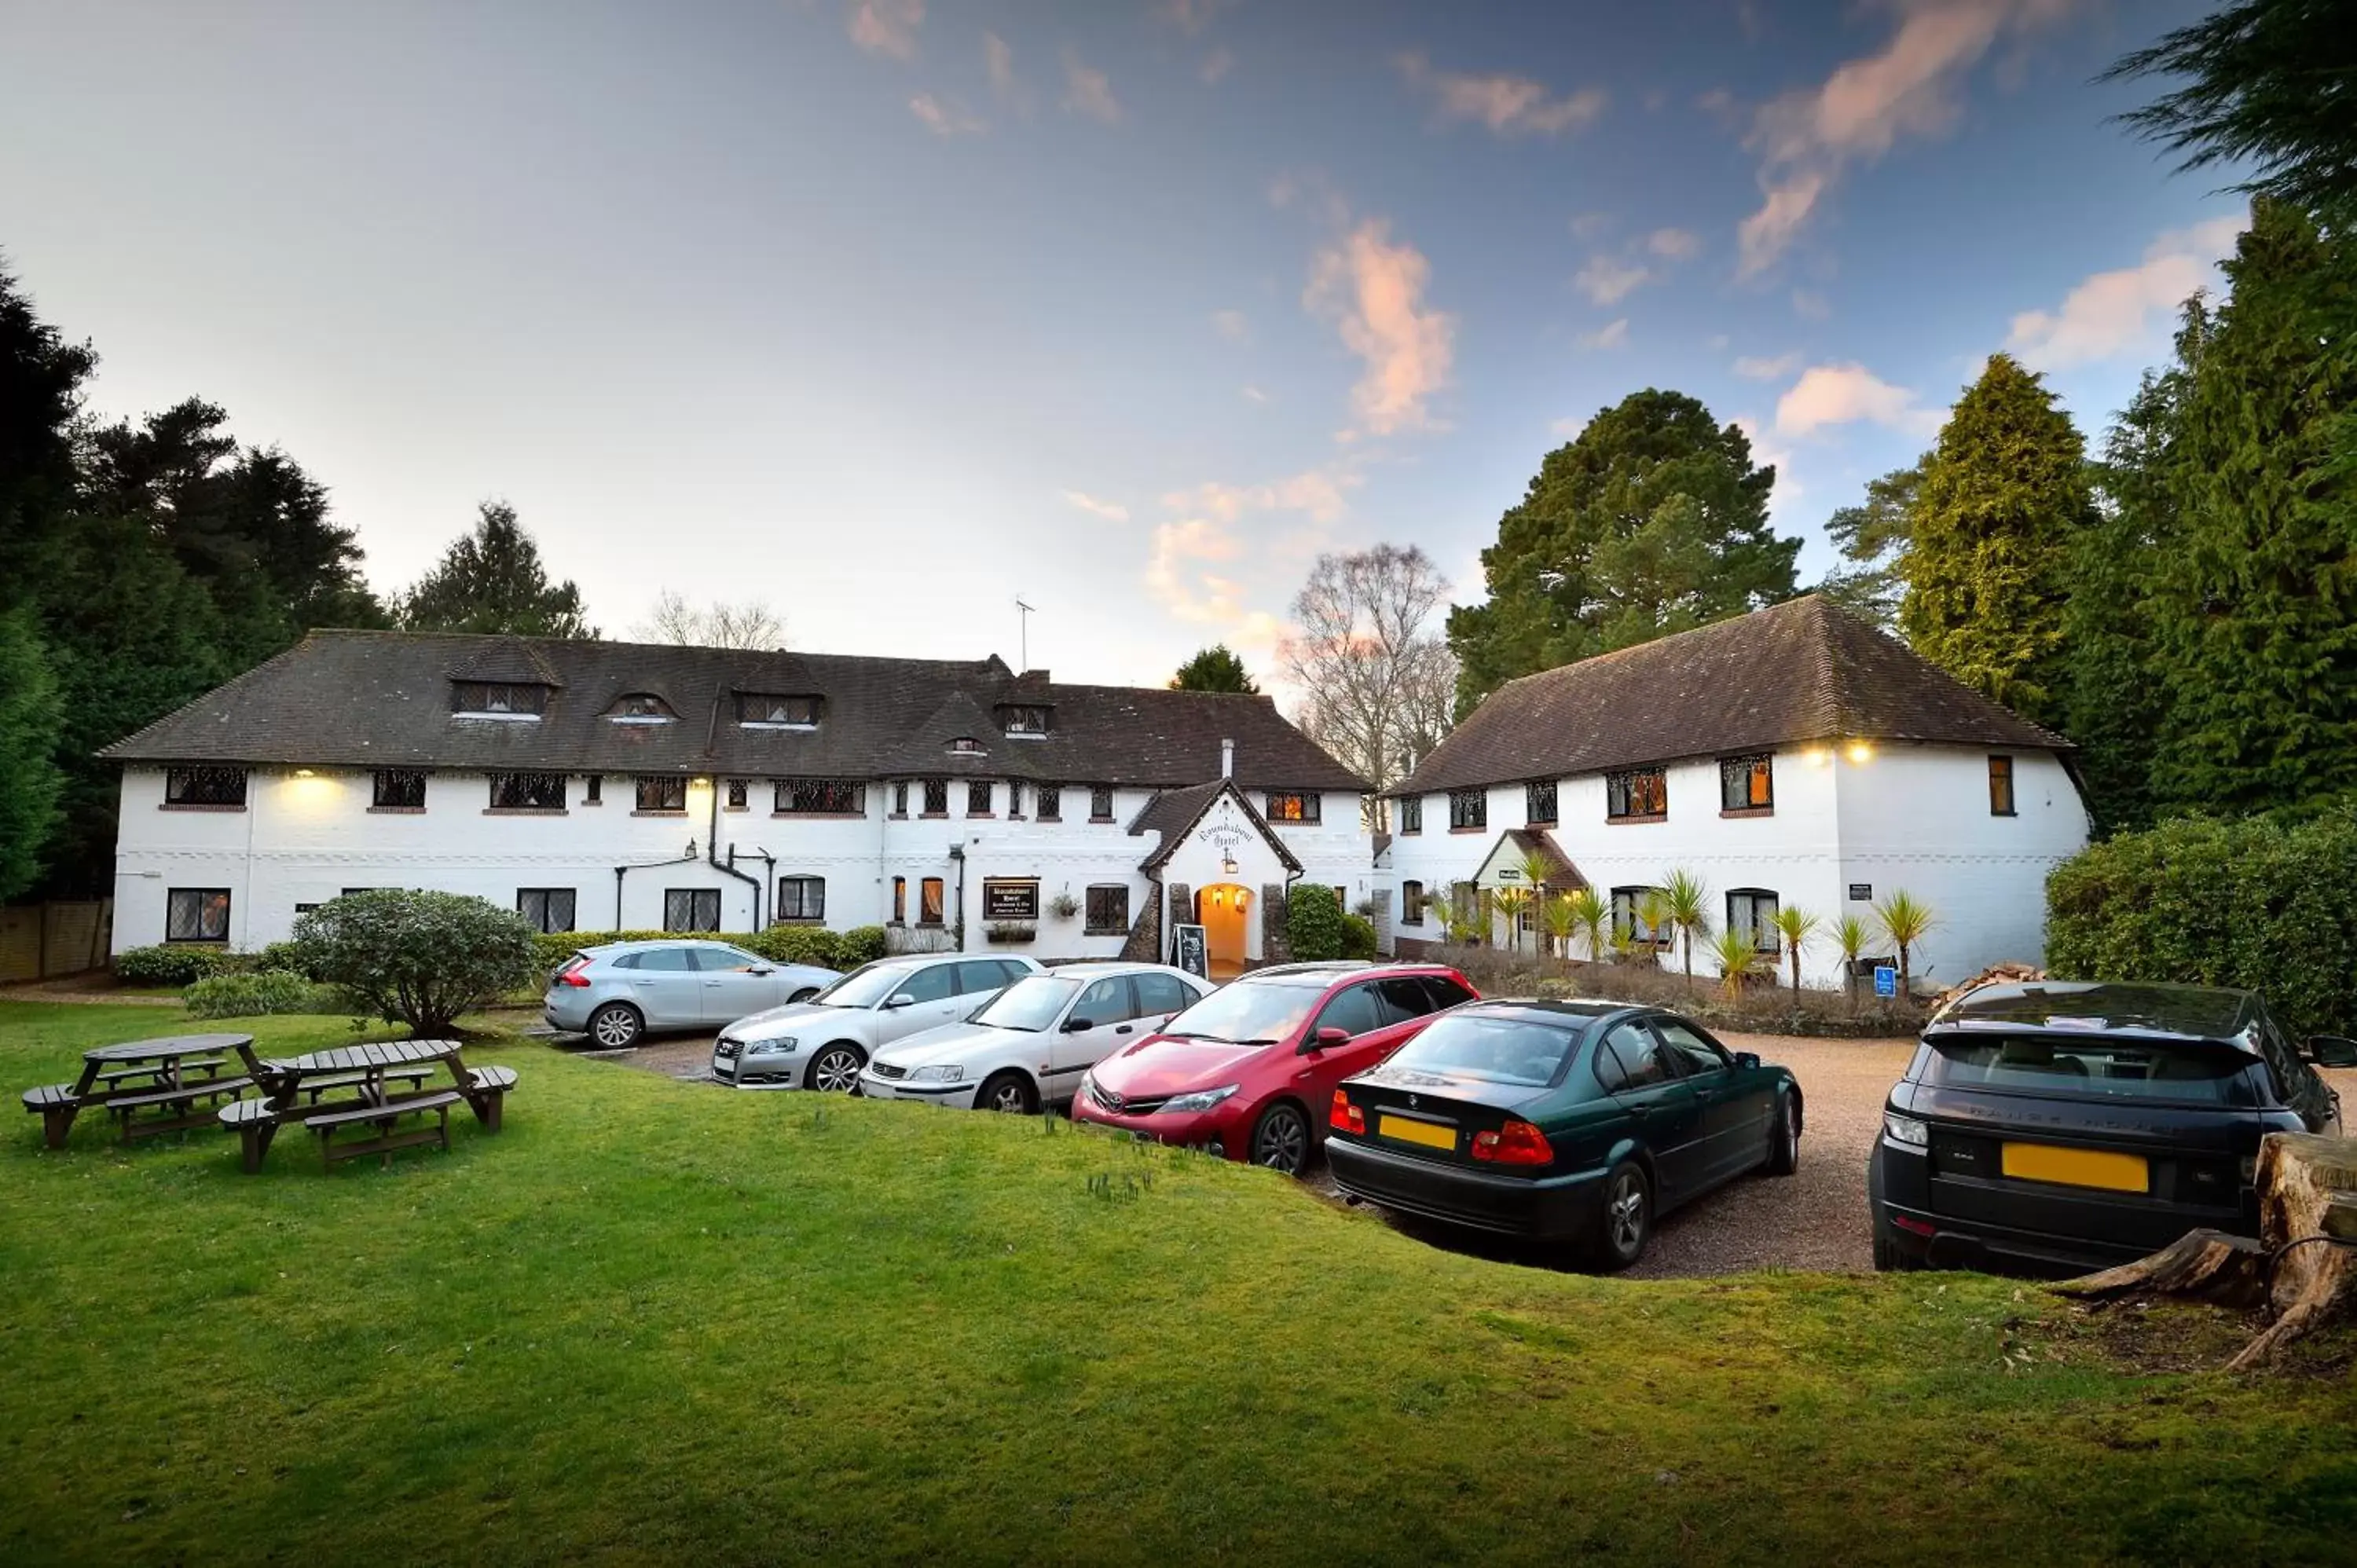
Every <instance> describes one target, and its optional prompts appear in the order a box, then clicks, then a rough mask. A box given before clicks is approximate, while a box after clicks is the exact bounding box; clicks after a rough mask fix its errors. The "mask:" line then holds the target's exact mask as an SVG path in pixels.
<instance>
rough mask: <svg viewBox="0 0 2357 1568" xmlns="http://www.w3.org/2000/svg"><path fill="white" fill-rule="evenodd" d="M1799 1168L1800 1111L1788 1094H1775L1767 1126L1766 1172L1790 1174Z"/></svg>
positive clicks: (1774, 1174)
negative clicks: (1772, 1116)
mask: <svg viewBox="0 0 2357 1568" xmlns="http://www.w3.org/2000/svg"><path fill="white" fill-rule="evenodd" d="M1800 1168H1801V1112H1800V1109H1799V1108H1798V1107H1797V1106H1795V1105H1794V1104H1793V1103H1792V1096H1791V1095H1789V1094H1779V1095H1777V1096H1776V1114H1775V1116H1774V1118H1773V1119H1772V1120H1771V1122H1770V1124H1769V1128H1768V1174H1769V1175H1770V1176H1791V1175H1792V1173H1793V1172H1794V1171H1797V1170H1799V1169H1800Z"/></svg>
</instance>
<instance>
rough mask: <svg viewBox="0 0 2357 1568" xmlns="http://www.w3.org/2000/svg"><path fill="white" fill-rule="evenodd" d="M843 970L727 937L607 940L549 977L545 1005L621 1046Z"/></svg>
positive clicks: (753, 1009)
mask: <svg viewBox="0 0 2357 1568" xmlns="http://www.w3.org/2000/svg"><path fill="white" fill-rule="evenodd" d="M841 978H842V976H841V975H840V974H838V973H837V972H835V971H834V970H831V969H821V968H820V967H818V966H817V965H816V964H808V963H779V962H776V961H773V960H770V959H766V958H763V957H762V956H761V955H760V954H759V953H753V952H747V951H746V950H744V949H743V948H739V947H731V946H730V945H729V944H727V943H726V942H680V941H650V942H608V943H607V944H606V945H605V946H603V947H594V948H583V949H582V950H580V951H579V952H576V953H575V954H574V955H573V956H572V957H571V958H569V959H567V960H565V962H564V964H563V965H562V966H561V967H560V968H558V970H557V972H555V973H554V974H552V975H550V976H549V977H548V993H547V994H546V995H545V996H544V997H542V998H541V1011H542V1014H543V1015H544V1016H545V1017H546V1018H547V1020H548V1024H549V1026H550V1027H551V1028H553V1029H558V1030H562V1031H564V1032H565V1033H567V1034H586V1035H587V1036H589V1037H590V1038H591V1039H592V1040H595V1041H596V1042H597V1045H598V1046H599V1047H601V1048H603V1049H606V1050H622V1049H625V1048H627V1047H630V1046H635V1045H637V1044H638V1043H639V1041H640V1039H641V1038H643V1037H644V1036H646V1035H647V1034H649V1033H650V1032H651V1031H653V1030H657V1029H703V1028H717V1027H718V1026H721V1025H723V1024H726V1023H729V1022H731V1021H732V1020H734V1019H737V1018H742V1017H743V1016H745V1015H747V1014H748V1013H759V1012H761V1011H763V1010H764V1009H766V1008H770V1007H777V1006H780V1005H783V1004H786V1003H789V1002H800V1001H802V1000H804V999H805V998H807V997H810V996H813V995H816V994H817V993H819V992H820V991H822V990H823V989H824V988H825V987H827V986H828V985H831V984H833V983H834V982H835V981H837V980H839V979H841Z"/></svg>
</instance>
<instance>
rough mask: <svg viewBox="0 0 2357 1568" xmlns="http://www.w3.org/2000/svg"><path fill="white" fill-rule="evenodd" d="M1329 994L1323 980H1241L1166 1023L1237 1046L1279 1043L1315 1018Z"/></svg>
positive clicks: (1175, 1031) (1170, 1030)
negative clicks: (1312, 1014) (1312, 1011)
mask: <svg viewBox="0 0 2357 1568" xmlns="http://www.w3.org/2000/svg"><path fill="white" fill-rule="evenodd" d="M1325 995H1326V987H1325V986H1324V985H1322V984H1311V985H1286V984H1280V983H1274V982H1271V983H1265V984H1260V985H1255V984H1253V983H1251V982H1249V981H1240V982H1238V983H1235V984H1233V985H1226V986H1222V987H1221V988H1220V989H1219V990H1217V991H1214V992H1212V993H1211V994H1210V995H1209V996H1206V997H1204V998H1203V999H1202V1000H1201V1001H1200V1002H1198V1003H1196V1004H1194V1005H1193V1006H1192V1007H1189V1008H1188V1009H1187V1010H1186V1011H1185V1012H1184V1013H1181V1014H1179V1015H1178V1016H1177V1017H1175V1018H1173V1019H1171V1020H1170V1022H1168V1024H1165V1025H1164V1026H1162V1033H1164V1034H1166V1035H1176V1036H1179V1037H1180V1038H1182V1039H1200V1040H1229V1041H1232V1042H1234V1043H1235V1044H1237V1045H1274V1044H1275V1043H1276V1042H1277V1041H1279V1040H1281V1039H1284V1038H1285V1037H1286V1036H1288V1035H1290V1034H1292V1033H1293V1031H1295V1030H1296V1029H1298V1028H1299V1027H1301V1026H1302V1023H1303V1021H1304V1020H1306V1019H1307V1018H1308V1016H1309V1010H1310V1009H1311V1008H1313V1007H1315V1006H1317V1005H1318V1003H1319V1002H1320V1001H1321V1000H1323V999H1324V997H1325Z"/></svg>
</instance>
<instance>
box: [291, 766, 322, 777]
mask: <svg viewBox="0 0 2357 1568" xmlns="http://www.w3.org/2000/svg"><path fill="white" fill-rule="evenodd" d="M295 777H296V778H297V779H315V778H317V777H318V775H317V774H315V773H313V772H312V771H311V770H310V769H309V768H296V770H295Z"/></svg>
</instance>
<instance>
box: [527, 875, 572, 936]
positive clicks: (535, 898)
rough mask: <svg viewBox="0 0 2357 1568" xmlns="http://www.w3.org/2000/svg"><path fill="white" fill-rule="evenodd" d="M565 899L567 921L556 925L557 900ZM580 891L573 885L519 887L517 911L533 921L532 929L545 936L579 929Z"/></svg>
mask: <svg viewBox="0 0 2357 1568" xmlns="http://www.w3.org/2000/svg"><path fill="white" fill-rule="evenodd" d="M560 894H561V895H563V897H564V899H565V905H564V908H565V923H564V924H563V925H561V926H560V925H555V924H553V923H552V922H553V921H554V920H555V918H556V900H557V897H558V896H559V895H560ZM579 906H580V892H579V889H577V888H573V887H519V888H517V889H516V913H517V914H519V915H522V917H523V918H525V919H526V920H529V921H531V922H532V929H533V930H535V931H538V932H540V933H541V934H542V935H544V936H547V935H552V934H554V933H555V932H558V931H577V930H579V929H581V926H580V923H579V918H578V915H579Z"/></svg>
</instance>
